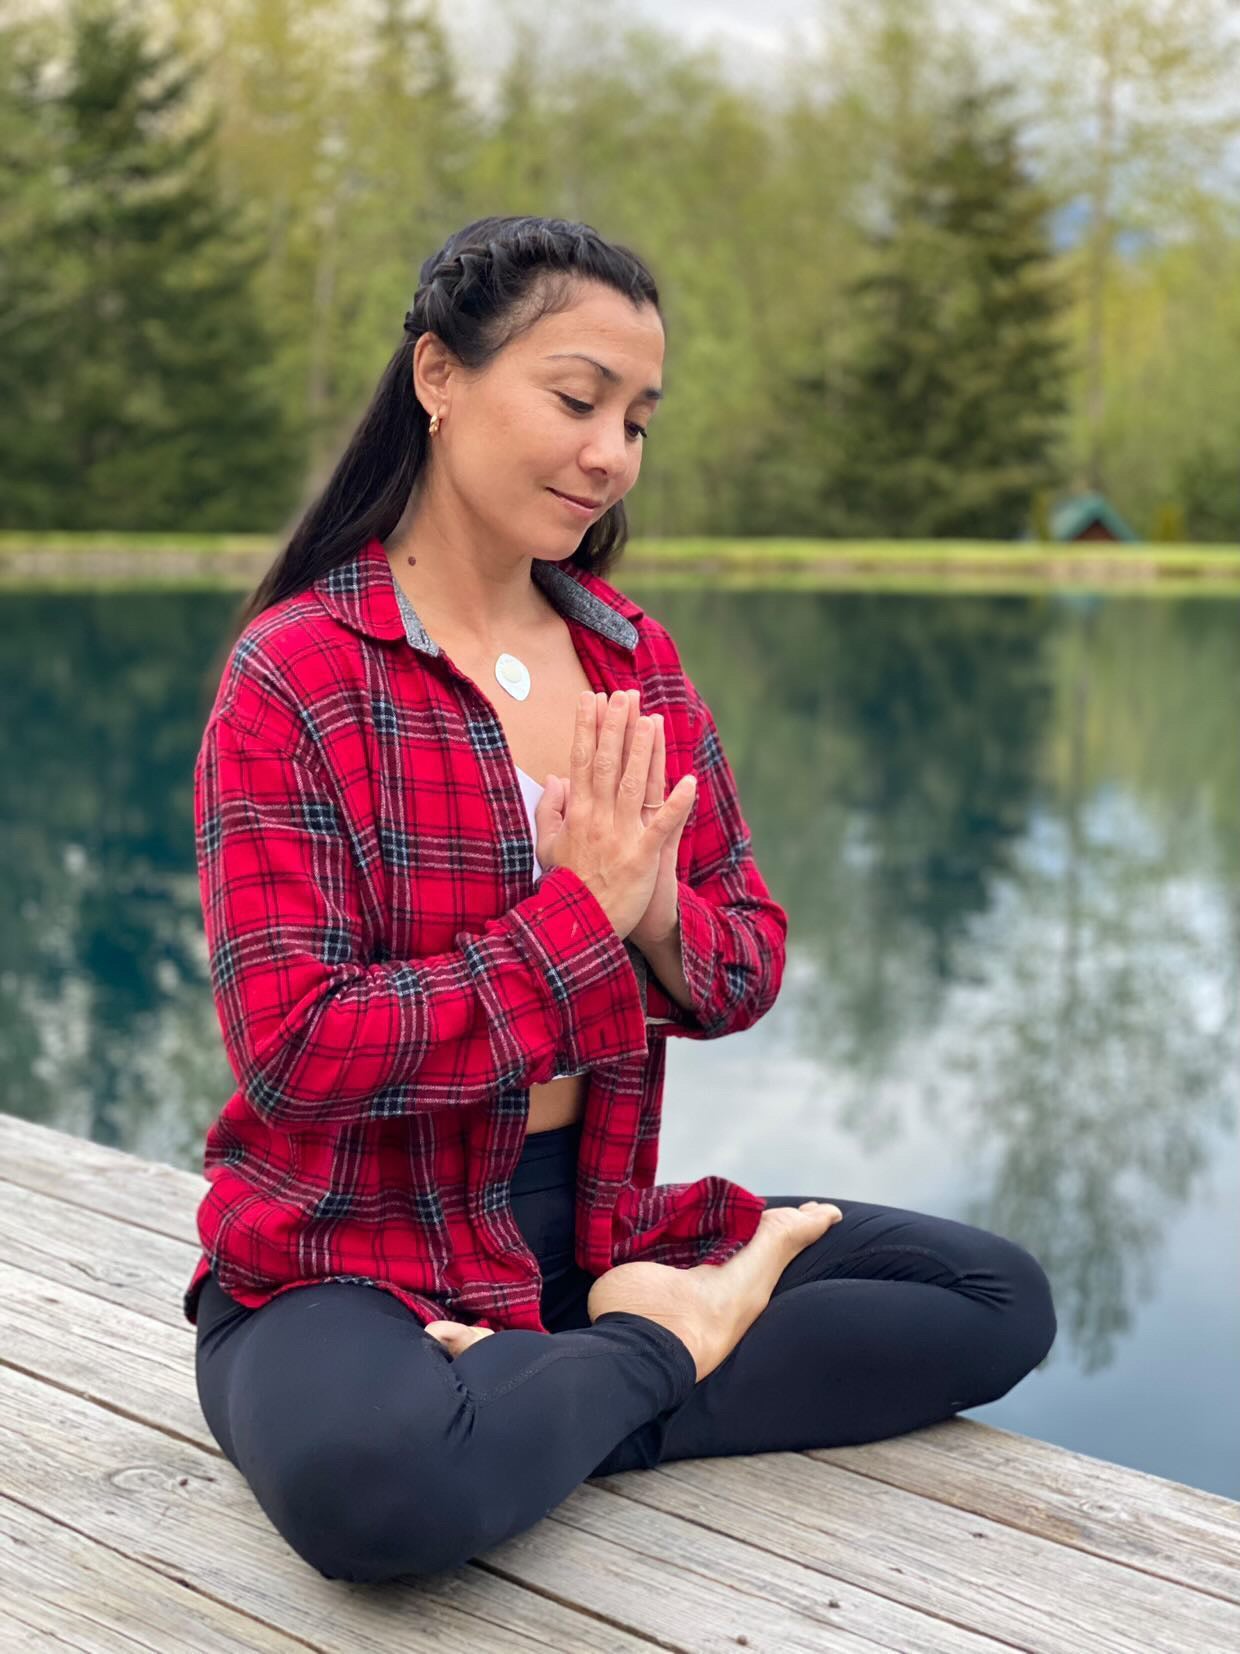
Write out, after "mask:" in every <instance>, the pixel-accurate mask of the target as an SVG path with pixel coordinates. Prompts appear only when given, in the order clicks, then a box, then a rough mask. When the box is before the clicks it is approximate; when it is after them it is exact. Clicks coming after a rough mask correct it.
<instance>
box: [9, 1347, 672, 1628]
mask: <svg viewBox="0 0 1240 1654" xmlns="http://www.w3.org/2000/svg"><path fill="white" fill-rule="evenodd" d="M0 1443H2V1444H3V1447H2V1452H3V1463H4V1471H5V1490H6V1492H7V1493H8V1494H9V1496H10V1498H11V1499H13V1500H15V1501H17V1502H18V1504H20V1505H24V1506H26V1507H28V1508H30V1509H33V1510H36V1511H38V1512H40V1513H42V1514H43V1515H45V1516H48V1517H53V1518H54V1519H55V1520H56V1521H58V1522H61V1523H63V1524H65V1525H68V1526H72V1527H73V1528H75V1529H77V1531H78V1532H79V1533H80V1534H81V1535H82V1536H83V1537H84V1538H85V1539H88V1540H90V1541H92V1542H93V1543H95V1544H96V1545H98V1546H106V1547H107V1549H108V1550H110V1551H114V1552H115V1553H116V1554H117V1555H118V1556H120V1557H122V1558H124V1559H126V1560H127V1561H128V1562H130V1563H131V1564H133V1565H137V1566H141V1567H144V1568H147V1569H151V1570H154V1571H155V1572H158V1573H161V1574H163V1575H164V1576H165V1577H166V1578H167V1579H169V1580H171V1581H173V1582H174V1583H175V1582H176V1581H178V1580H188V1581H190V1582H192V1586H193V1588H194V1589H195V1590H197V1591H200V1592H202V1593H204V1594H205V1595H206V1596H208V1597H210V1598H213V1599H214V1600H216V1601H218V1602H226V1603H229V1604H230V1605H231V1606H232V1607H233V1608H234V1609H236V1610H237V1611H238V1612H241V1613H244V1614H247V1615H248V1616H249V1617H250V1618H251V1619H254V1620H256V1621H258V1622H260V1623H261V1624H263V1625H266V1626H270V1627H272V1628H273V1629H275V1630H278V1631H282V1632H285V1633H287V1634H288V1635H290V1636H293V1637H300V1638H301V1639H302V1641H303V1642H304V1643H306V1644H307V1645H308V1646H309V1647H311V1648H313V1649H317V1650H324V1651H326V1654H391V1651H392V1650H394V1649H397V1648H399V1649H401V1650H405V1649H415V1650H418V1649H427V1650H430V1649H434V1650H436V1651H442V1654H545V1650H547V1649H548V1648H551V1649H560V1650H565V1651H567V1654H578V1651H580V1650H581V1649H590V1650H595V1649H599V1650H606V1651H607V1654H638V1651H639V1650H642V1649H645V1650H648V1649H649V1647H650V1640H649V1639H643V1638H641V1637H640V1636H636V1635H631V1634H627V1633H626V1632H624V1630H623V1629H622V1628H617V1627H614V1626H609V1625H607V1624H606V1623H605V1622H603V1621H602V1620H599V1619H597V1618H595V1617H593V1616H591V1615H590V1614H589V1613H588V1612H579V1611H577V1610H576V1609H574V1608H571V1607H567V1606H565V1605H564V1604H562V1603H558V1602H555V1601H552V1600H550V1599H549V1598H547V1597H545V1596H542V1595H538V1594H536V1593H534V1592H531V1591H528V1590H525V1589H523V1588H522V1587H521V1586H519V1585H515V1584H513V1583H512V1582H510V1581H508V1580H505V1579H502V1578H499V1577H497V1576H494V1575H490V1574H487V1573H486V1572H484V1571H483V1570H482V1569H481V1568H478V1567H476V1566H474V1565H472V1564H471V1565H468V1566H466V1567H463V1568H460V1569H456V1570H452V1571H448V1572H445V1573H443V1574H439V1575H436V1576H435V1577H434V1578H428V1579H418V1580H410V1581H408V1582H406V1581H398V1582H393V1583H392V1584H390V1585H384V1586H370V1585H356V1586H355V1585H350V1584H348V1583H347V1582H345V1581H340V1580H327V1579H324V1578H323V1577H322V1575H321V1574H319V1573H318V1572H317V1571H316V1570H315V1569H313V1568H311V1567H309V1566H308V1565H307V1564H305V1563H304V1562H302V1561H301V1560H300V1558H298V1557H297V1556H296V1555H295V1554H294V1553H293V1552H292V1551H290V1549H289V1548H288V1546H287V1545H286V1544H285V1542H284V1540H283V1539H282V1538H281V1537H280V1535H279V1534H278V1533H277V1532H276V1531H275V1529H274V1528H273V1527H272V1526H271V1524H270V1523H269V1522H268V1520H267V1518H266V1516H265V1515H264V1513H263V1511H262V1510H261V1508H260V1507H259V1505H258V1504H257V1502H256V1501H255V1499H254V1496H253V1494H252V1493H251V1492H250V1490H249V1488H248V1487H247V1486H246V1484H245V1482H244V1481H243V1479H242V1478H241V1477H240V1476H239V1475H237V1473H236V1471H235V1470H234V1469H233V1467H232V1466H231V1465H230V1464H228V1462H227V1461H226V1460H225V1459H223V1458H221V1457H220V1456H219V1455H218V1454H215V1455H212V1454H208V1453H205V1452H204V1451H202V1450H201V1449H200V1448H197V1447H195V1446H193V1445H192V1444H190V1443H188V1442H183V1441H178V1440H175V1439H174V1438H173V1437H171V1436H168V1435H166V1434H164V1433H163V1432H162V1431H160V1430H158V1429H155V1428H153V1427H152V1426H150V1425H147V1424H143V1423H140V1422H137V1421H135V1420H133V1419H128V1418H121V1417H120V1416H119V1415H117V1414H116V1413H113V1412H111V1411H110V1410H109V1409H107V1408H106V1407H100V1406H96V1405H94V1404H93V1403H91V1402H87V1401H84V1400H82V1399H81V1398H80V1397H77V1396H71V1395H69V1394H67V1393H66V1392H65V1391H63V1390H59V1389H57V1388H55V1387H54V1386H53V1385H50V1384H48V1383H45V1382H43V1381H42V1380H40V1379H38V1378H34V1377H31V1376H29V1375H27V1374H25V1373H21V1372H18V1371H17V1370H16V1369H15V1368H12V1367H9V1366H7V1365H5V1364H4V1363H3V1362H0ZM152 1642H153V1645H154V1647H155V1648H157V1649H159V1650H160V1651H161V1654H163V1651H165V1650H167V1649H168V1648H170V1647H173V1646H175V1644H174V1643H172V1642H171V1641H170V1640H169V1638H168V1637H167V1636H166V1635H163V1633H162V1628H161V1627H160V1625H159V1624H158V1623H156V1624H155V1626H154V1627H153V1635H152ZM661 1646H669V1645H667V1644H663V1645H661Z"/></svg>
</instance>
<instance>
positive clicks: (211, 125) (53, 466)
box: [0, 0, 301, 532]
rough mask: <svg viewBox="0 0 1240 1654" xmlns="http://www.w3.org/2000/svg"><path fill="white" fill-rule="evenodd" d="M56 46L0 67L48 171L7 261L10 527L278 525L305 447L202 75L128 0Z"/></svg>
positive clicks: (0, 287)
mask: <svg viewBox="0 0 1240 1654" xmlns="http://www.w3.org/2000/svg"><path fill="white" fill-rule="evenodd" d="M61 55H62V59H63V61H61V62H58V63H54V64H45V65H44V67H45V68H46V69H48V70H50V72H49V73H45V74H41V75H35V74H33V73H30V72H28V70H27V69H26V68H25V67H24V60H23V54H22V53H21V52H20V51H18V50H16V49H14V50H11V51H10V52H9V53H7V54H6V56H5V57H4V59H3V62H4V64H5V67H6V69H7V70H8V71H9V72H8V73H7V75H6V81H7V85H6V92H5V101H6V102H7V104H8V106H9V120H10V122H13V121H15V122H16V124H17V125H18V126H19V127H20V128H22V129H24V130H26V131H27V133H28V134H29V136H28V137H27V139H26V142H25V146H24V153H23V159H26V158H30V159H31V160H32V161H33V162H37V163H38V167H37V168H36V171H35V173H34V174H32V175H28V176H27V177H26V180H25V191H24V199H25V200H26V201H27V202H28V203H33V204H34V205H32V206H31V208H30V210H29V211H28V213H27V215H26V216H27V225H26V234H25V237H24V242H23V246H22V248H21V256H20V258H18V259H16V260H11V259H10V258H9V257H8V256H7V255H8V253H9V251H10V249H11V246H12V243H13V241H14V239H15V238H14V237H13V235H12V233H11V229H10V230H7V231H6V232H5V233H4V251H5V254H6V257H5V258H4V260H3V264H2V266H0V313H3V314H5V315H9V314H11V313H13V312H14V311H15V313H16V315H17V316H18V318H19V321H18V323H17V325H16V326H15V327H14V328H13V329H12V331H13V332H14V333H15V334H16V336H17V338H18V341H19V343H20V348H18V349H15V350H6V351H5V352H4V356H3V363H4V365H3V367H2V368H0V452H3V454H4V456H5V458H4V461H3V462H0V463H2V464H3V466H4V471H5V472H6V473H8V474H7V475H5V476H4V479H3V480H4V507H3V519H2V520H3V521H4V523H5V526H8V527H22V528H108V529H116V530H121V531H123V530H127V529H129V530H137V529H168V530H180V531H192V530H199V531H203V532H208V531H221V530H251V531H255V530H257V531H262V530H264V529H272V530H274V529H275V528H276V527H277V526H278V523H279V520H280V519H281V518H282V516H284V515H285V514H286V513H287V512H288V511H289V510H290V509H291V507H292V506H293V504H294V503H295V498H296V493H297V489H298V486H299V483H300V470H301V461H300V454H301V444H300V440H299V437H298V434H297V433H296V432H294V431H292V430H291V429H290V427H289V422H288V421H287V420H286V419H285V418H284V417H283V416H282V414H281V412H280V410H279V407H278V405H277V404H276V402H275V400H274V398H273V396H272V394H271V392H270V390H269V389H268V385H269V376H268V371H267V369H268V361H269V357H270V353H271V340H270V335H269V332H268V330H267V328H265V327H264V325H263V322H262V319H261V317H260V315H259V313H258V310H257V306H256V302H255V299H254V293H253V285H252V284H253V277H254V272H255V269H256V267H257V264H258V261H259V259H260V258H261V257H262V247H261V244H260V242H259V240H258V237H257V235H256V233H255V230H254V227H253V226H252V225H247V224H246V223H243V222H242V221H241V220H240V218H239V215H238V213H237V211H236V210H235V209H233V208H230V207H229V206H228V205H226V204H225V203H224V201H223V200H222V198H221V195H220V191H219V188H218V185H217V181H216V177H215V166H214V155H213V149H212V142H213V138H214V133H215V121H214V118H213V117H212V116H211V115H210V114H207V115H206V116H205V117H204V116H201V115H198V114H196V113H195V110H196V107H197V103H198V101H199V100H198V99H197V89H198V77H199V71H198V70H197V68H196V67H195V66H193V65H191V64H188V63H186V62H185V61H183V60H182V58H181V56H180V54H179V53H178V51H177V49H176V48H175V47H173V46H163V47H156V46H154V45H152V44H151V43H150V42H149V41H148V40H147V39H146V38H145V34H144V31H143V27H142V25H141V24H140V23H137V22H133V21H131V20H130V19H129V17H128V14H127V13H126V12H125V11H124V9H123V7H122V6H121V5H120V4H119V3H118V0H75V3H74V4H73V6H72V7H71V9H70V11H69V13H68V17H67V34H66V37H65V42H64V45H63V47H62V48H61ZM27 171H28V173H29V168H27ZM34 268H38V269H40V270H41V273H42V281H41V292H40V294H38V295H37V296H36V295H32V293H31V291H30V279H29V277H30V271H31V270H32V269H34ZM36 297H37V301H38V302H35V300H36ZM23 318H24V319H23Z"/></svg>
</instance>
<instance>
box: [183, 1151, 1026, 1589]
mask: <svg viewBox="0 0 1240 1654" xmlns="http://www.w3.org/2000/svg"><path fill="white" fill-rule="evenodd" d="M579 1129H580V1128H579V1127H577V1126H566V1127H564V1128H562V1129H561V1130H558V1131H547V1132H538V1133H535V1134H533V1135H532V1136H530V1137H529V1138H528V1139H527V1144H526V1148H525V1152H524V1154H523V1156H522V1159H521V1163H520V1165H519V1166H518V1168H517V1172H516V1175H515V1177H514V1179H513V1186H512V1195H513V1210H514V1212H515V1214H516V1218H517V1222H518V1224H519V1225H520V1227H521V1230H522V1233H523V1234H524V1235H525V1237H526V1239H527V1241H528V1242H529V1244H530V1246H531V1247H532V1248H533V1249H534V1251H535V1253H536V1254H537V1255H538V1257H539V1260H540V1263H541V1265H542V1267H543V1295H542V1316H543V1321H544V1324H545V1325H546V1326H547V1327H548V1329H549V1332H550V1336H548V1334H546V1333H539V1332H527V1331H523V1330H515V1329H514V1330H505V1331H500V1332H496V1333H495V1334H494V1335H493V1336H491V1337H489V1338H482V1339H479V1340H478V1342H477V1343H476V1344H473V1345H471V1346H470V1348H469V1349H467V1350H465V1351H464V1352H463V1353H462V1354H461V1355H460V1356H458V1357H456V1358H455V1359H453V1358H452V1357H451V1356H450V1355H449V1354H448V1352H447V1350H446V1349H445V1348H444V1346H443V1345H442V1344H440V1343H439V1342H438V1341H437V1340H436V1339H434V1338H432V1337H431V1336H430V1335H429V1334H428V1333H427V1332H426V1331H425V1330H424V1328H423V1326H422V1323H421V1322H420V1321H419V1320H418V1318H417V1316H416V1315H414V1314H413V1312H412V1311H411V1310H409V1309H407V1308H406V1307H405V1305H404V1304H402V1303H401V1302H400V1300H399V1299H398V1298H395V1297H393V1296H392V1294H391V1293H389V1292H385V1291H383V1290H381V1289H376V1288H374V1287H369V1286H364V1285H361V1284H357V1283H353V1282H344V1281H326V1282H324V1283H323V1284H322V1285H319V1286H307V1287H299V1288H297V1289H296V1290H295V1291H291V1292H285V1293H282V1294H281V1295H280V1296H279V1297H278V1298H274V1299H272V1300H271V1302H270V1303H267V1304H264V1305H263V1306H262V1307H261V1308H260V1309H253V1310H252V1309H246V1308H245V1306H244V1305H241V1304H238V1303H236V1302H235V1300H234V1299H232V1298H230V1297H229V1296H228V1295H227V1294H226V1293H225V1292H223V1291H222V1289H221V1288H220V1286H219V1285H218V1283H217V1282H216V1280H215V1278H214V1277H213V1276H211V1277H208V1279H207V1280H206V1282H205V1283H204V1287H203V1293H202V1298H201V1301H200V1306H199V1312H198V1324H197V1326H198V1342H197V1361H196V1371H197V1383H198V1396H199V1400H200V1403H201V1405H202V1410H203V1416H204V1417H205V1419H206V1421H207V1424H208V1426H209V1428H210V1430H211V1433H212V1435H213V1436H214V1437H215V1439H216V1441H217V1442H218V1443H219V1445H220V1447H221V1449H222V1450H223V1452H224V1453H225V1454H226V1455H227V1457H228V1458H229V1459H230V1460H231V1462H232V1463H233V1464H234V1465H235V1466H236V1468H237V1469H238V1470H239V1471H240V1472H241V1474H242V1475H243V1476H244V1477H245V1479H246V1481H247V1482H248V1483H249V1485H250V1487H251V1489H252V1490H253V1492H254V1495H255V1497H256V1499H257V1500H258V1502H259V1504H260V1505H261V1506H262V1508H263V1510H264V1511H265V1512H266V1514H267V1516H268V1518H269V1519H270V1521H271V1522H272V1523H273V1525H274V1526H275V1527H276V1529H277V1530H278V1531H279V1532H280V1534H281V1535H282V1536H283V1537H284V1539H285V1540H286V1542H287V1543H288V1544H289V1545H290V1546H291V1547H292V1548H293V1550H294V1551H296V1552H297V1553H298V1555H299V1556H301V1557H302V1558H303V1559H304V1560H305V1561H307V1562H308V1563H310V1564H311V1566H313V1567H314V1568H316V1569H317V1570H318V1571H319V1572H320V1573H321V1574H322V1575H324V1576H325V1577H326V1578H328V1579H345V1580H353V1581H361V1580H382V1579H390V1578H394V1577H396V1576H399V1575H403V1574H428V1573H434V1572H437V1571H439V1570H441V1569H445V1568H450V1567H454V1566H457V1565H459V1564H460V1563H462V1562H466V1561H468V1560H469V1559H470V1558H471V1557H473V1556H476V1555H478V1554H479V1553H480V1552H482V1551H485V1550H487V1549H489V1548H490V1547H491V1546H493V1545H497V1544H499V1542H500V1541H501V1540H504V1539H507V1538H509V1537H510V1536H511V1535H513V1534H516V1533H519V1532H521V1531H522V1530H523V1529H525V1528H528V1527H530V1526H532V1525H533V1524H534V1523H535V1522H537V1521H539V1520H540V1519H541V1518H542V1517H543V1516H545V1515H546V1514H547V1512H548V1511H550V1510H552V1509H554V1507H555V1506H556V1505H558V1504H559V1503H560V1502H561V1501H562V1500H563V1499H565V1498H567V1496H568V1494H569V1493H570V1492H571V1491H572V1490H573V1488H574V1487H576V1486H577V1485H578V1484H579V1483H580V1482H582V1481H584V1480H585V1479H586V1478H587V1477H590V1476H601V1475H606V1474H610V1473H612V1472H615V1471H620V1470H632V1469H640V1468H648V1467H650V1466H652V1465H656V1464H659V1463H661V1462H664V1461H667V1460H670V1459H685V1458H705V1457H714V1456H718V1455H723V1454H732V1453H765V1452H771V1451H776V1450H783V1449H795V1448H805V1447H835V1446H839V1445H841V1444H843V1443H855V1442H867V1441H876V1440H879V1439H881V1438H883V1437H887V1436H898V1435H902V1434H903V1433H904V1432H906V1431H909V1430H916V1429H919V1428H920V1427H922V1426H923V1425H928V1424H933V1423H935V1422H936V1421H938V1420H940V1419H945V1418H948V1417H950V1416H951V1415H952V1414H953V1413H958V1412H960V1411H961V1409H963V1408H968V1407H979V1406H981V1405H982V1404H983V1403H985V1402H989V1401H995V1400H997V1398H998V1397H1000V1396H1002V1395H1006V1393H1007V1392H1008V1391H1009V1390H1010V1389H1011V1388H1012V1387H1013V1385H1015V1384H1017V1383H1019V1382H1020V1380H1021V1379H1022V1378H1024V1377H1025V1376H1026V1374H1028V1373H1029V1372H1030V1371H1031V1370H1032V1369H1033V1368H1034V1367H1035V1366H1037V1364H1038V1363H1039V1362H1040V1361H1041V1360H1042V1358H1043V1357H1044V1356H1045V1355H1046V1353H1047V1351H1048V1350H1049V1349H1050V1347H1051V1344H1052V1343H1053V1342H1054V1338H1055V1332H1056V1324H1055V1311H1054V1307H1053V1305H1052V1302H1051V1292H1050V1286H1049V1283H1048V1281H1047V1278H1046V1275H1045V1274H1044V1272H1043V1270H1042V1268H1041V1266H1040V1265H1039V1264H1038V1262H1037V1261H1036V1259H1035V1258H1034V1257H1033V1256H1032V1255H1031V1254H1030V1253H1029V1252H1027V1251H1026V1250H1025V1249H1024V1248H1023V1247H1021V1246H1018V1245H1017V1244H1016V1243H1015V1242H1013V1241H1009V1240H1005V1239H1004V1238H1003V1237H1001V1236H999V1235H995V1234H991V1233H990V1232H989V1231H987V1230H984V1229H977V1228H973V1227H971V1226H970V1225H968V1224H964V1223H956V1222H954V1221H952V1220H951V1219H949V1218H937V1217H929V1216H927V1215H925V1214H924V1213H921V1212H911V1211H904V1210H901V1209H900V1208H898V1207H891V1206H870V1205H866V1204H864V1203H863V1202H861V1201H855V1200H842V1199H840V1197H839V1196H837V1195H820V1196H814V1197H811V1196H808V1195H788V1196H780V1197H772V1198H769V1199H768V1200H767V1205H768V1206H785V1205H796V1204H798V1203H799V1202H800V1201H802V1200H807V1199H811V1198H816V1199H821V1200H830V1201H832V1202H833V1203H834V1204H835V1205H836V1206H838V1207H839V1209H840V1211H841V1212H842V1213H843V1214H844V1216H843V1221H842V1222H840V1223H837V1224H835V1225H834V1226H833V1227H832V1228H831V1229H829V1230H828V1231H827V1232H826V1234H825V1235H824V1236H822V1238H821V1239H820V1240H817V1241H815V1242H813V1244H812V1245H810V1246H808V1247H807V1248H806V1249H805V1250H804V1251H803V1252H801V1253H800V1254H799V1255H798V1256H797V1257H796V1258H794V1259H793V1261H792V1262H791V1263H790V1264H789V1265H788V1267H787V1268H786V1269H785V1270H784V1272H783V1274H782V1275H781V1276H780V1278H779V1281H778V1283H777V1284H776V1287H775V1290H774V1293H773V1295H772V1297H771V1301H770V1303H769V1304H768V1306H767V1308H766V1309H765V1310H764V1311H763V1312H762V1314H761V1315H760V1316H759V1317H758V1319H757V1320H756V1321H755V1322H754V1323H753V1325H752V1326H751V1327H750V1329H749V1331H748V1332H747V1333H746V1334H745V1336H744V1337H743V1338H742V1339H741V1341H740V1343H739V1344H737V1346H736V1348H735V1349H734V1350H733V1351H732V1353H731V1354H730V1355H729V1356H728V1357H727V1359H726V1360H725V1361H724V1362H722V1363H721V1365H720V1366H718V1367H717V1368H716V1369H715V1370H714V1371H713V1372H712V1373H710V1374H709V1375H708V1376H707V1377H706V1378H704V1379H703V1380H702V1381H701V1383H697V1382H696V1370H695V1368H694V1364H693V1359H692V1357H691V1355H690V1353H689V1351H688V1349H687V1347H686V1346H685V1345H684V1344H683V1343H682V1342H681V1340H680V1339H679V1338H677V1337H676V1335H675V1334H674V1333H672V1332H670V1331H669V1330H668V1329H667V1328H665V1327H662V1326H659V1325H658V1324H657V1323H656V1322H654V1321H650V1320H647V1319H646V1318H645V1317H644V1316H640V1315H629V1314H624V1313H620V1312H618V1311H617V1312H613V1313H610V1314H606V1315H602V1316H600V1317H599V1319H598V1320H597V1321H595V1322H594V1323H593V1325H591V1323H590V1321H589V1318H588V1316H587V1314H586V1307H585V1303H586V1294H587V1292H588V1291H589V1288H590V1285H591V1284H592V1277H591V1276H589V1275H587V1274H586V1273H585V1272H584V1271H582V1270H580V1269H578V1268H577V1266H576V1265H575V1264H574V1263H573V1261H572V1236H573V1176H574V1165H575V1161H576V1154H577V1143H578V1137H579Z"/></svg>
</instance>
